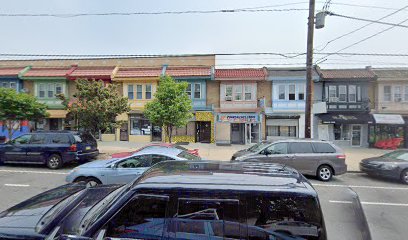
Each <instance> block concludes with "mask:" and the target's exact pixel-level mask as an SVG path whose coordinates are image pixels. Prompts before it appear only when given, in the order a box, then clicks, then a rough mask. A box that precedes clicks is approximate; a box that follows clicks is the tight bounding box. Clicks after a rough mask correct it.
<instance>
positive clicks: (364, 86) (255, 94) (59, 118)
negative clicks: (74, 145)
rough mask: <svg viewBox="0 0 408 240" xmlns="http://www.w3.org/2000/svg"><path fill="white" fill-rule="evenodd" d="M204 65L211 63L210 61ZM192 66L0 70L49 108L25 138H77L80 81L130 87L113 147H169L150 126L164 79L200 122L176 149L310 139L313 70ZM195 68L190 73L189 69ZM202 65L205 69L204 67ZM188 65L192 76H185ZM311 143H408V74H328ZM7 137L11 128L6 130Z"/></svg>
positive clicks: (319, 84) (4, 83)
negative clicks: (38, 133) (178, 87)
mask: <svg viewBox="0 0 408 240" xmlns="http://www.w3.org/2000/svg"><path fill="white" fill-rule="evenodd" d="M204 58H205V57H204ZM192 59H194V62H191V61H193V60H191V61H190V62H189V61H188V60H185V61H184V62H183V64H182V65H184V66H182V65H180V62H181V61H180V62H178V65H177V64H174V65H172V64H171V63H172V62H171V61H169V60H166V59H162V60H160V61H161V62H160V61H159V62H160V64H159V65H160V67H157V66H151V67H138V66H134V67H122V66H120V65H119V66H118V65H116V66H103V67H102V66H78V65H74V64H73V65H70V66H69V67H60V66H52V67H50V66H47V67H46V66H28V67H26V66H22V67H7V68H0V87H8V88H13V89H16V90H17V91H22V92H26V93H29V94H33V95H34V96H36V97H37V98H38V99H39V101H40V102H43V103H45V104H47V106H48V107H49V109H48V112H49V117H48V118H46V119H41V120H38V121H36V122H28V123H27V122H26V123H25V124H24V125H22V128H21V129H20V131H16V132H17V133H16V134H17V135H18V134H21V133H24V132H27V131H32V130H62V129H71V128H72V126H73V123H72V122H71V121H70V120H69V119H68V118H67V116H66V111H65V110H64V109H63V106H62V104H61V101H60V100H58V99H57V98H56V97H55V95H56V94H59V93H63V94H65V95H66V96H69V97H72V96H73V94H74V92H75V81H76V80H77V79H96V80H102V81H104V82H105V83H106V84H110V83H116V84H119V85H120V86H121V89H122V91H121V92H120V94H121V95H123V96H126V97H128V99H129V105H130V108H131V111H130V112H128V113H125V114H122V115H120V116H118V117H117V120H121V121H124V122H125V123H124V124H123V125H122V126H121V127H120V128H118V129H113V130H112V131H111V132H106V133H104V135H103V139H105V140H108V141H114V140H116V141H131V142H149V141H166V140H167V139H165V134H164V132H163V130H162V127H161V126H155V125H154V124H151V123H150V121H149V120H148V119H146V117H145V116H144V114H143V112H144V106H145V104H146V103H148V102H150V101H152V99H153V98H154V94H155V92H156V90H157V87H158V85H159V79H160V77H161V76H163V75H170V76H172V77H173V78H175V79H176V80H177V81H185V82H187V83H188V87H187V94H188V95H189V96H190V98H191V101H192V108H193V118H192V119H191V120H190V121H189V122H188V124H187V125H186V126H184V127H181V128H177V129H174V130H173V136H174V138H173V140H174V141H175V142H203V143H217V144H252V143H257V142H260V141H262V140H265V139H267V140H275V139H282V138H303V137H304V131H305V124H304V123H305V113H304V112H305V111H304V109H305V100H306V77H305V76H306V71H305V69H304V68H279V69H278V68H251V69H249V68H240V69H219V68H214V67H213V66H214V64H215V58H214V57H212V56H210V57H208V58H207V59H204V60H203V61H204V63H205V64H203V62H200V63H195V61H196V59H195V58H192ZM187 63H188V64H187ZM195 64H196V65H197V66H195ZM186 65H187V66H188V67H186ZM312 76H313V83H314V84H313V85H314V86H313V89H314V92H313V100H312V101H313V107H312V116H311V117H312V122H313V124H312V133H313V137H314V138H318V139H325V140H330V141H334V142H336V143H338V144H339V145H348V146H364V147H366V146H369V147H373V146H375V145H376V144H377V143H378V142H380V141H384V140H387V139H395V138H398V139H403V144H402V146H406V145H407V142H408V141H405V139H406V138H408V70H395V69H392V70H390V69H386V70H384V69H374V70H373V69H371V68H364V69H320V68H318V67H316V69H315V70H314V72H313V75H312ZM0 130H1V131H0V134H2V135H4V132H5V127H4V126H3V125H1V123H0Z"/></svg>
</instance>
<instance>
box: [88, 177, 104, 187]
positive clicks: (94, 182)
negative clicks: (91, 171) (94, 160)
mask: <svg viewBox="0 0 408 240" xmlns="http://www.w3.org/2000/svg"><path fill="white" fill-rule="evenodd" d="M100 184H102V182H101V181H99V179H97V178H94V177H89V178H87V179H86V187H95V186H97V185H100Z"/></svg>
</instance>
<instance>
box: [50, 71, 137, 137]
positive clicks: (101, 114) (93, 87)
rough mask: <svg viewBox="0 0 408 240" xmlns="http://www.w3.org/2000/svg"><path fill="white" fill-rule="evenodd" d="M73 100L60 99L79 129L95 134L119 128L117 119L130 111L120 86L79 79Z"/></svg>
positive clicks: (61, 96)
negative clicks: (121, 94) (120, 92)
mask: <svg viewBox="0 0 408 240" xmlns="http://www.w3.org/2000/svg"><path fill="white" fill-rule="evenodd" d="M76 90H77V92H76V93H75V94H74V96H73V99H67V98H66V97H65V96H64V95H62V94H60V95H59V96H58V97H59V98H60V99H61V100H62V103H63V105H64V106H65V107H66V109H67V110H68V114H69V115H70V116H71V118H73V119H74V120H75V122H76V124H77V126H76V128H77V129H82V130H86V131H89V132H91V133H93V134H96V133H98V132H99V131H101V132H105V131H109V130H111V129H114V128H116V127H118V126H119V125H120V124H121V123H122V122H120V121H116V117H117V116H118V115H120V114H122V113H125V112H128V111H129V110H130V108H129V105H128V99H127V97H122V96H120V94H119V85H118V84H108V85H106V86H105V85H104V83H103V81H95V80H86V79H79V80H77V81H76Z"/></svg>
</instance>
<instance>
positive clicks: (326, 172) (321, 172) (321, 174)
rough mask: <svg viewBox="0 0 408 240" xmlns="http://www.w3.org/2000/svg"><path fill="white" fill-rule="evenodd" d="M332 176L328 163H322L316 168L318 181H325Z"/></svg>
mask: <svg viewBox="0 0 408 240" xmlns="http://www.w3.org/2000/svg"><path fill="white" fill-rule="evenodd" d="M332 177H333V169H332V168H331V167H330V166H328V165H322V166H320V167H319V168H318V169H317V178H318V179H319V180H320V181H323V182H327V181H330V179H331V178H332Z"/></svg>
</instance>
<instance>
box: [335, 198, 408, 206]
mask: <svg viewBox="0 0 408 240" xmlns="http://www.w3.org/2000/svg"><path fill="white" fill-rule="evenodd" d="M329 202H330V203H340V204H352V203H353V202H351V201H336V200H329ZM361 204H362V205H379V206H394V207H408V203H386V202H361Z"/></svg>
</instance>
